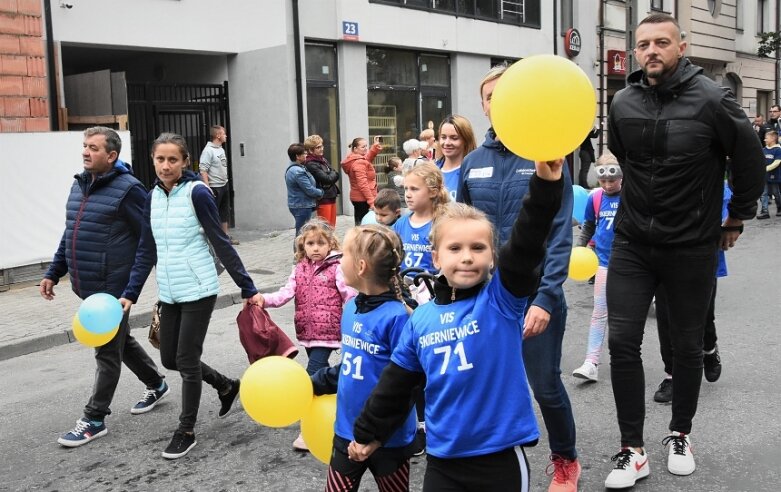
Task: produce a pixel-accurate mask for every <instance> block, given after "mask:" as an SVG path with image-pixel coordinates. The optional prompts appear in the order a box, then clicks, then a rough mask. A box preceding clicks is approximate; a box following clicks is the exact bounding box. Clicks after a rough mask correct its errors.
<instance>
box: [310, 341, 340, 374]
mask: <svg viewBox="0 0 781 492" xmlns="http://www.w3.org/2000/svg"><path fill="white" fill-rule="evenodd" d="M333 351H334V349H332V348H328V347H307V348H306V356H307V357H309V362H308V363H307V365H306V372H307V374H309V375H310V376H311V375H312V374H314V373H316V372H317V371H319V370H320V369H322V368H324V367H328V358H329V357H330V356H331V352H333Z"/></svg>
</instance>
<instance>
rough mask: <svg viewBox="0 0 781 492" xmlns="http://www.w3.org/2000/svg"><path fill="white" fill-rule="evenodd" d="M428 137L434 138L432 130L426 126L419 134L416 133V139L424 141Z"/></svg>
mask: <svg viewBox="0 0 781 492" xmlns="http://www.w3.org/2000/svg"><path fill="white" fill-rule="evenodd" d="M429 138H434V130H433V129H432V128H426V129H425V130H423V131H422V132H420V135H418V140H422V141H424V142H425V141H426V140H428V139H429Z"/></svg>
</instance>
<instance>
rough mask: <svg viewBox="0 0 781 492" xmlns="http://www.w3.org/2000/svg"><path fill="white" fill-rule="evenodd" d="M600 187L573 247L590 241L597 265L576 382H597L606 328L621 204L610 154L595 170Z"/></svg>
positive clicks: (617, 169) (618, 176) (619, 175)
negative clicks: (609, 276)
mask: <svg viewBox="0 0 781 492" xmlns="http://www.w3.org/2000/svg"><path fill="white" fill-rule="evenodd" d="M594 170H595V171H596V173H597V181H598V182H599V186H600V187H599V188H597V189H596V190H595V191H594V192H593V193H591V194H590V195H589V196H588V200H587V201H586V208H585V215H584V220H583V225H582V230H581V233H580V237H579V238H578V241H577V244H576V246H586V245H587V244H588V243H589V241H591V240H592V239H593V241H594V249H595V250H596V253H597V259H598V260H599V266H598V267H597V274H596V276H595V278H594V310H593V311H592V313H591V326H590V327H589V330H588V348H587V350H586V360H585V362H583V365H582V366H580V367H578V368H577V369H575V370H574V371H572V375H573V376H574V377H576V378H578V379H583V380H586V381H592V382H596V381H597V380H598V379H599V370H598V366H599V357H600V355H601V354H602V343H603V342H604V341H605V329H606V327H607V294H606V290H607V289H606V285H607V265H608V261H609V260H610V248H611V247H612V245H613V219H614V218H615V216H616V211H617V210H618V206H619V204H620V203H621V182H622V177H623V173H622V172H621V167H620V166H619V165H618V160H616V158H615V156H613V155H612V154H604V155H602V156H600V158H599V159H598V160H597V165H596V167H595V168H594Z"/></svg>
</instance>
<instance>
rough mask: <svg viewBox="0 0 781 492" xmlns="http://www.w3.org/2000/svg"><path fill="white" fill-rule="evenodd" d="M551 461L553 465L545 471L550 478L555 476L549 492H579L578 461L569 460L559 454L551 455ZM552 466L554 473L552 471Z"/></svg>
mask: <svg viewBox="0 0 781 492" xmlns="http://www.w3.org/2000/svg"><path fill="white" fill-rule="evenodd" d="M550 459H551V463H550V464H549V465H548V468H546V470H545V473H547V474H548V476H550V475H553V480H552V481H551V483H550V487H548V492H578V480H580V462H579V461H578V459H577V458H575V459H574V460H568V459H566V458H562V457H561V456H559V455H557V454H553V455H551V457H550ZM551 466H552V467H553V471H550V468H551Z"/></svg>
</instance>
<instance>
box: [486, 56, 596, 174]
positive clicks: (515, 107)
mask: <svg viewBox="0 0 781 492" xmlns="http://www.w3.org/2000/svg"><path fill="white" fill-rule="evenodd" d="M596 113H597V96H596V92H595V91H594V86H593V85H592V84H591V81H590V80H589V79H588V76H587V75H586V73H585V72H583V70H582V69H581V68H580V67H578V66H577V65H575V64H574V63H573V62H571V61H569V60H567V59H566V58H562V57H560V56H556V55H534V56H530V57H528V58H524V59H523V60H520V61H518V62H516V63H514V64H513V65H512V66H511V67H510V68H508V69H507V71H506V72H504V73H503V74H502V76H501V77H500V78H499V81H498V82H497V83H496V87H494V91H493V94H492V96H491V124H492V125H493V127H494V130H495V131H496V134H497V136H498V137H499V139H500V140H501V142H502V143H503V144H504V146H505V147H507V148H508V149H510V150H511V151H512V152H513V153H514V154H517V155H519V156H521V157H525V158H526V159H529V160H533V161H550V160H554V159H559V158H561V157H564V156H565V155H567V154H569V153H570V152H572V151H573V150H575V149H576V148H578V147H579V146H580V144H581V143H583V140H584V139H585V138H586V135H588V133H589V132H590V131H591V129H592V128H593V125H594V117H595V116H596Z"/></svg>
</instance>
